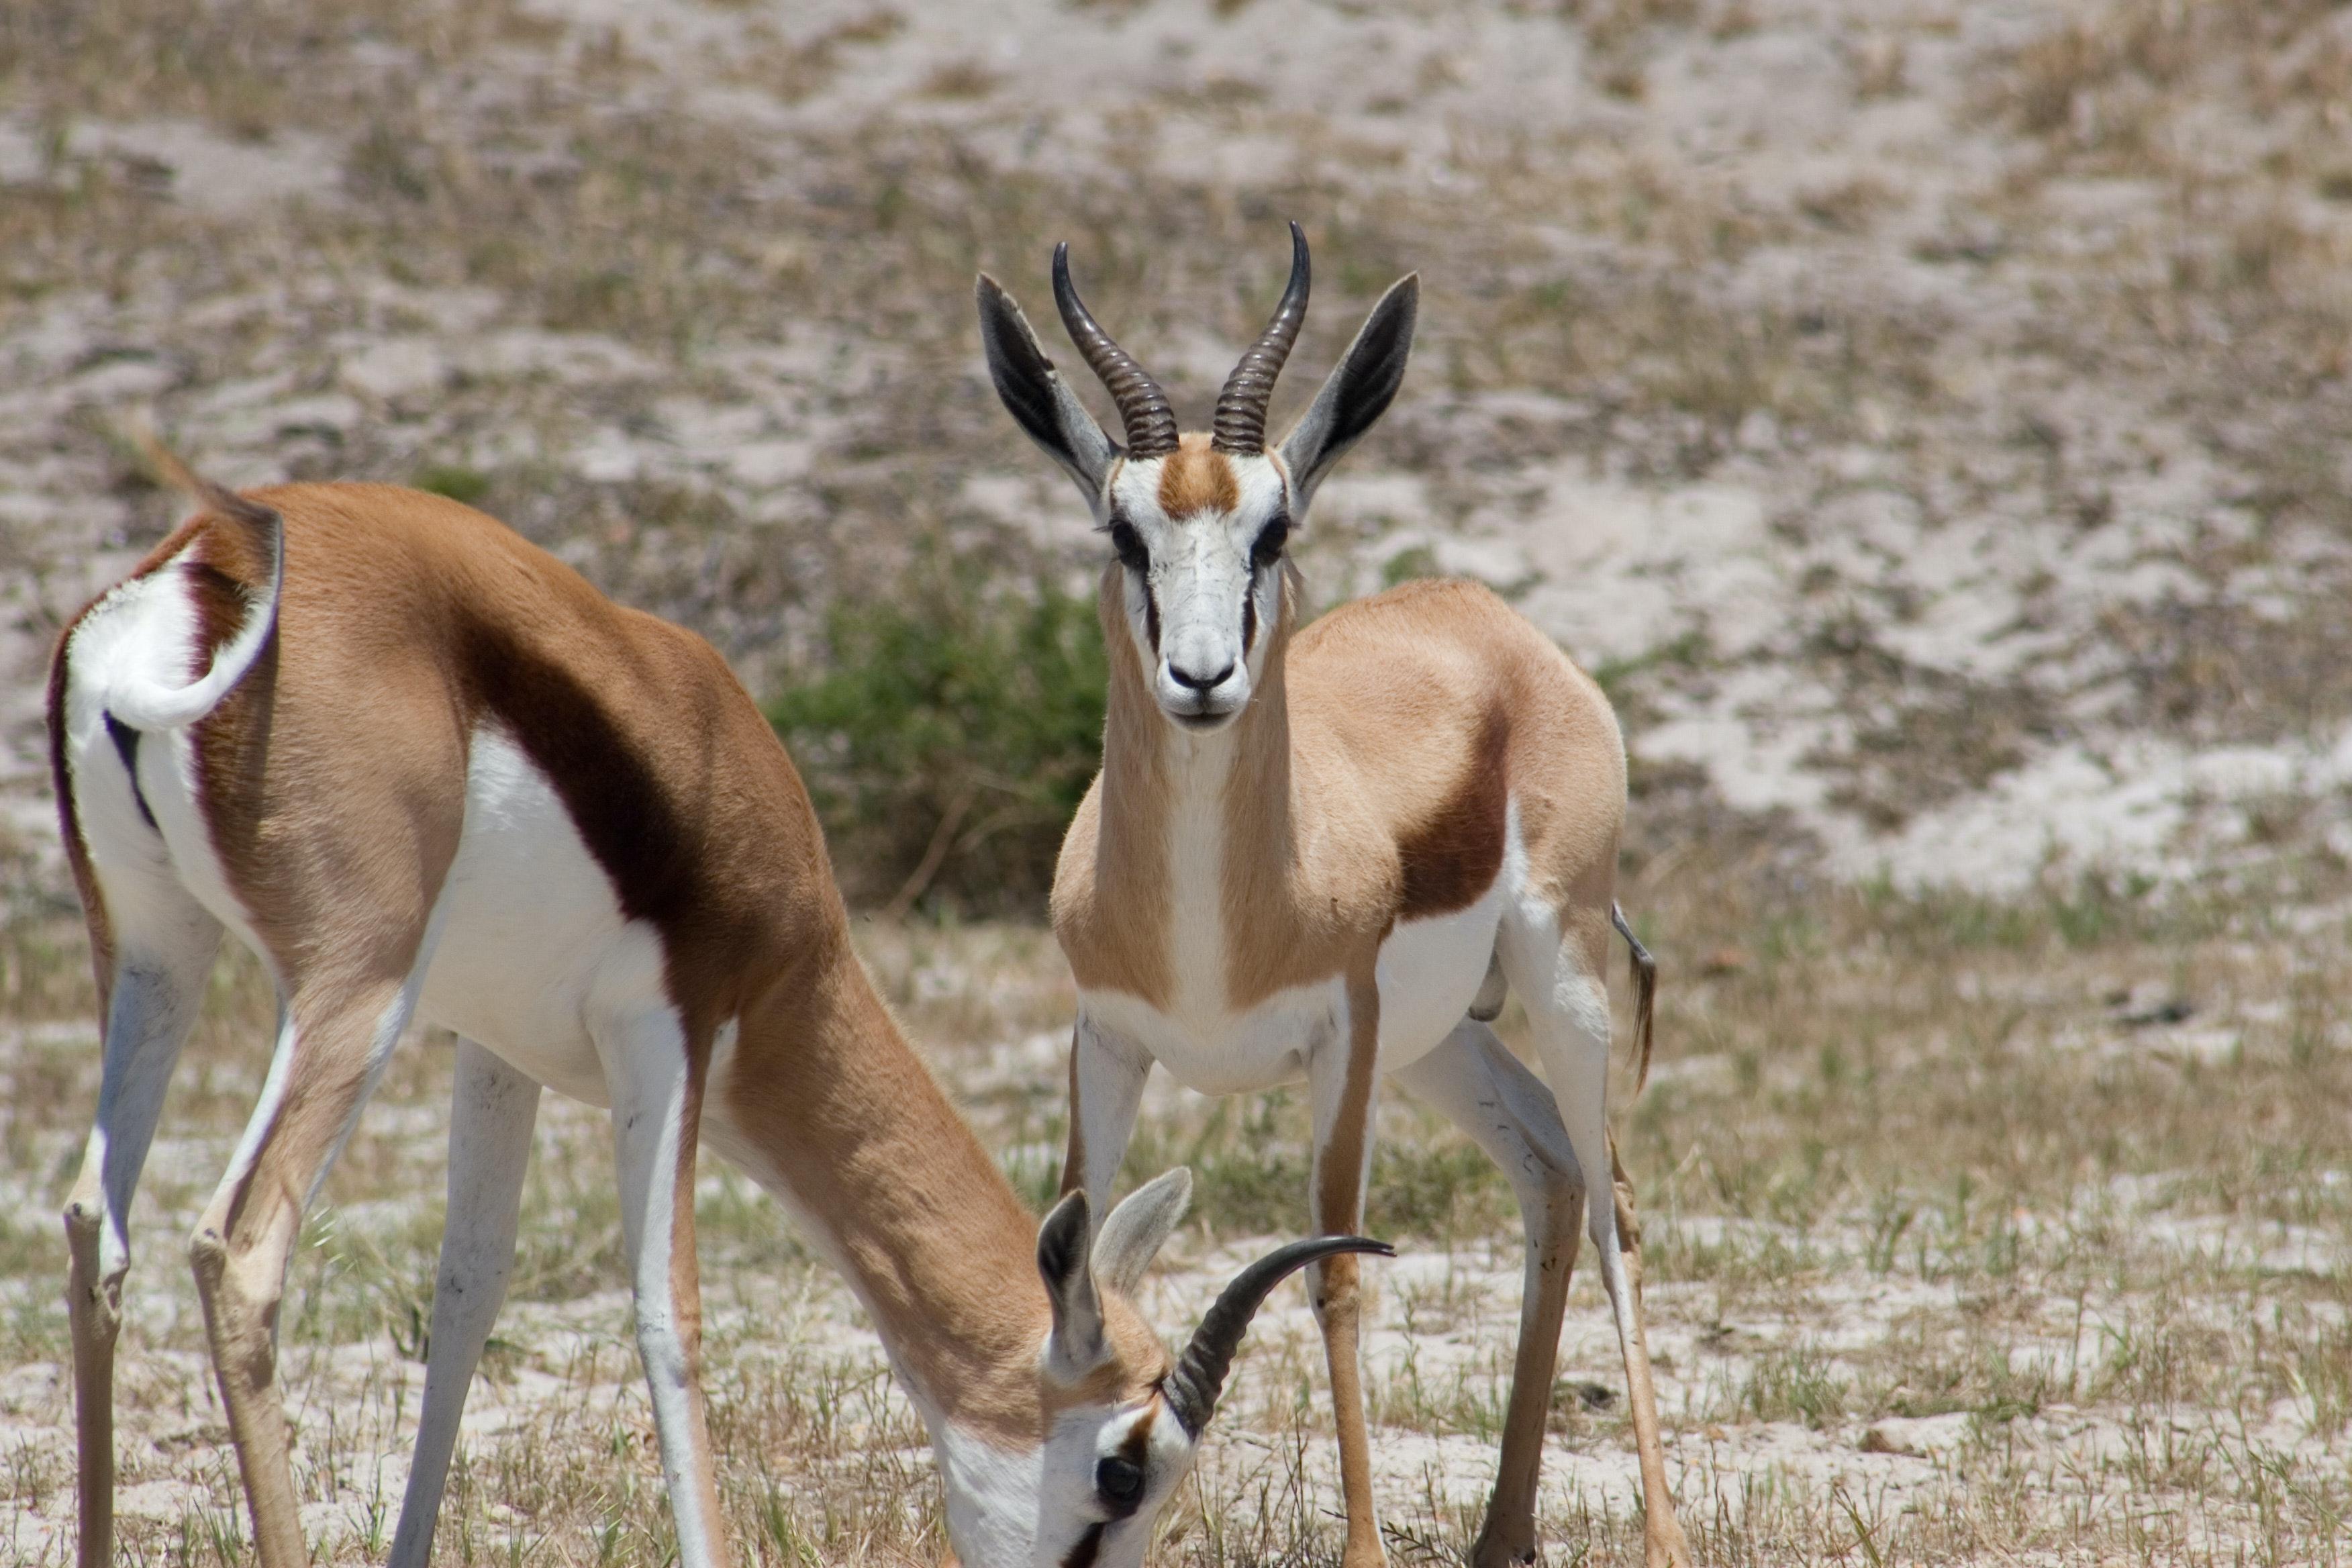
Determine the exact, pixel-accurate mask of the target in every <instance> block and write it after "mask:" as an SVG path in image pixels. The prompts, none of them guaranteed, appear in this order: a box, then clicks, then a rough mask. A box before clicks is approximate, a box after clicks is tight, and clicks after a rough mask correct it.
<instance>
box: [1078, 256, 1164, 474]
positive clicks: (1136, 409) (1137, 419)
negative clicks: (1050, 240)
mask: <svg viewBox="0 0 2352 1568" xmlns="http://www.w3.org/2000/svg"><path fill="white" fill-rule="evenodd" d="M1054 303H1055V304H1056V305H1058V306H1059V307H1061V310H1062V325H1063V326H1064V327H1065V328H1066V329H1068V331H1069V334H1070V341H1071V342H1074V343H1076V344H1077V345H1078V353H1080V354H1081V355H1083V356H1084V357H1085V359H1086V362H1087V364H1088V365H1090V366H1092V367H1093V369H1094V373H1095V374H1097V376H1100V377H1101V378H1102V384H1104V385H1105V386H1107V387H1108V388H1110V396H1111V401H1112V402H1113V403H1116V404H1118V417H1119V421H1120V423H1121V424H1123V425H1125V426H1127V452H1128V456H1129V457H1131V458H1164V457H1166V456H1167V455H1168V454H1169V453H1171V452H1172V451H1174V450H1175V449H1176V411H1175V410H1174V409H1172V408H1171V407H1169V406H1168V395H1167V394H1166V393H1164V392H1162V391H1160V384H1159V383H1158V382H1156V381H1154V380H1152V379H1151V374H1150V372H1149V371H1146V370H1145V369H1144V368H1143V367H1142V366H1141V365H1139V364H1138V363H1135V356H1134V355H1133V354H1131V353H1128V352H1127V351H1126V350H1125V349H1123V348H1121V347H1119V346H1118V344H1117V343H1115V342H1111V338H1110V334H1109V333H1108V332H1106V331H1103V330H1102V328H1101V326H1100V325H1098V324H1097V322H1096V321H1095V318H1094V314H1093V312H1092V311H1090V310H1087V307H1086V301H1084V300H1080V299H1079V298H1078V290H1077V286H1076V284H1074V283H1072V282H1071V281H1070V247H1069V245H1068V244H1067V242H1065V243H1063V244H1061V245H1057V246H1055V247H1054Z"/></svg>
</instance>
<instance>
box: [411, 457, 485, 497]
mask: <svg viewBox="0 0 2352 1568" xmlns="http://www.w3.org/2000/svg"><path fill="white" fill-rule="evenodd" d="M415 485H416V488H417V489H420V490H430V491H432V492H433V493H434V494H435V495H436V496H447V497H448V498H449V499H450V500H454V501H458V502H461V503H463V504H464V505H467V506H472V505H474V504H476V503H477V502H478V501H479V500H481V499H482V498H483V497H484V496H486V495H488V494H489V493H490V477H489V475H488V474H486V473H484V472H482V471H481V470H480V469H479V468H467V467H466V466H465V465H464V464H462V463H427V464H426V465H425V467H423V468H419V469H417V470H416V479H415Z"/></svg>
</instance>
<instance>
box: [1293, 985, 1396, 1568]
mask: <svg viewBox="0 0 2352 1568" xmlns="http://www.w3.org/2000/svg"><path fill="white" fill-rule="evenodd" d="M1380 1027H1381V995H1380V988H1379V986H1378V984H1376V983H1375V981H1374V979H1373V969H1372V961H1371V959H1370V957H1367V958H1366V960H1365V961H1364V962H1363V963H1362V964H1361V965H1360V972H1351V973H1349V977H1348V1002H1347V1016H1345V1017H1344V1018H1342V1019H1340V1020H1339V1028H1338V1029H1337V1030H1335V1031H1334V1032H1333V1034H1332V1036H1331V1037H1329V1038H1328V1039H1326V1040H1325V1041H1323V1042H1322V1044H1321V1047H1320V1048H1318V1049H1317V1050H1314V1051H1312V1052H1311V1053H1309V1055H1308V1058H1307V1083H1308V1088H1309V1089H1310V1090H1311V1091H1312V1093H1313V1095H1314V1099H1315V1176H1314V1181H1315V1201H1314V1206H1315V1228H1316V1229H1317V1231H1318V1232H1319V1233H1321V1234H1323V1235H1326V1236H1351V1235H1355V1234H1357V1233H1358V1232H1360V1230H1361V1229H1362V1227H1363V1217H1364V1184H1365V1182H1366V1180H1367V1179H1368V1178H1369V1176H1370V1172H1371V1159H1372V1099H1373V1095H1372V1090H1373V1087H1374V1083H1375V1079H1376V1075H1377V1073H1378V1069H1379V1065H1380ZM1309 1283H1310V1284H1311V1285H1312V1287H1313V1289H1314V1300H1315V1320H1316V1321H1317V1322H1318V1323H1319V1324H1320V1325H1321V1326H1322V1329H1323V1355H1324V1359H1325V1361H1326V1362H1327V1363H1328V1364H1329V1366H1330V1370H1331V1404H1332V1411H1333V1415H1334V1417H1335V1419H1336V1421H1337V1423H1338V1427H1339V1489H1340V1492H1341V1495H1342V1496H1343V1497H1344V1498H1345V1500H1346V1502H1347V1506H1348V1546H1347V1552H1346V1555H1345V1556H1344V1558H1343V1559H1342V1560H1341V1561H1342V1563H1343V1568H1379V1564H1381V1563H1384V1562H1385V1561H1386V1555H1385V1553H1384V1552H1383V1551H1382V1549H1381V1521H1380V1515H1379V1513H1378V1511H1377V1510H1375V1508H1374V1506H1373V1502H1372V1443H1371V1432H1370V1426H1368V1425H1367V1423H1366V1421H1365V1419H1364V1375H1363V1362H1362V1359H1361V1353H1360V1331H1361V1327H1362V1312H1363V1301H1362V1295H1361V1289H1362V1287H1361V1283H1360V1276H1359V1273H1358V1270H1357V1267H1356V1258H1355V1257H1354V1256H1353V1255H1352V1254H1349V1255H1343V1256H1341V1257H1339V1258H1328V1259H1326V1260H1325V1261H1323V1262H1321V1263H1318V1264H1317V1265H1315V1266H1314V1270H1313V1273H1312V1275H1311V1276H1310V1279H1309Z"/></svg>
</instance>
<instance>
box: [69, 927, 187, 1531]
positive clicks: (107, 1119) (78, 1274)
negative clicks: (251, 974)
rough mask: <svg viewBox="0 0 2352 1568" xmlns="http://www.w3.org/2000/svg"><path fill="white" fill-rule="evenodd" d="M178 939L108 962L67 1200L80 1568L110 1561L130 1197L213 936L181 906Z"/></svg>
mask: <svg viewBox="0 0 2352 1568" xmlns="http://www.w3.org/2000/svg"><path fill="white" fill-rule="evenodd" d="M173 934H174V935H175V936H176V938H177V940H173V941H167V942H160V943H156V944H153V946H152V949H151V948H150V947H149V946H147V945H146V944H143V943H142V944H141V945H139V946H135V947H134V946H133V945H131V943H130V942H125V943H124V945H123V946H121V948H120V949H118V951H117V952H116V955H115V963H114V969H113V973H112V974H111V976H110V984H109V985H108V987H107V1009H106V1044H105V1047H104V1049H105V1065H104V1067H103V1068H102V1069H101V1076H100V1080H99V1087H98V1114H97V1116H96V1118H95V1119H94V1120H93V1121H92V1122H91V1125H90V1130H89V1145H88V1146H87V1148H86V1150H85V1152H84V1153H83V1155H82V1163H81V1174H80V1175H79V1176H78V1177H77V1178H76V1179H75V1181H74V1185H73V1194H72V1195H71V1196H69V1197H68V1199H67V1200H66V1210H65V1224H66V1252H67V1274H66V1321H67V1322H68V1325H70V1327H71V1330H72V1334H73V1358H74V1421H75V1426H76V1428H77V1442H78V1444H79V1450H80V1499H79V1500H80V1516H81V1537H80V1547H79V1563H80V1564H81V1568H107V1565H108V1564H110V1563H112V1562H113V1560H114V1342H115V1337H116V1335H117V1333H118V1332H119V1331H121V1326H122V1281H123V1278H124V1276H126V1275H127V1274H129V1273H130V1271H131V1229H130V1221H131V1194H134V1193H135V1192H137V1191H138V1190H139V1173H140V1172H141V1171H142V1169H144V1168H145V1166H146V1163H147V1150H148V1146H149V1145H150V1144H151V1143H152V1142H154V1137H155V1122H156V1119H157V1118H158V1117H159V1116H160V1115H161V1114H162V1113H163V1090H164V1089H165V1088H166V1087H167V1086H168V1085H169V1084H170V1082H171V1080H172V1068H173V1066H174V1065H175V1064H177V1062H178V1061H179V1059H180V1047H181V1046H182V1045H183V1044H184V1043H185V1042H186V1040H187V1037H188V1030H189V1028H190V1026H193V1025H194V1023H195V1020H196V1013H197V1011H198V1008H199V1006H200V1005H201V1004H202V1002H203V1000H204V994H205V974H206V973H208V972H209V971H210V970H211V968H212V961H213V952H214V951H215V949H216V948H217V947H218V946H219V943H220V927H219V926H218V925H217V924H215V923H214V921H212V919H211V917H209V916H207V915H205V914H204V912H203V911H202V910H197V909H195V908H194V903H193V900H191V901H190V902H189V910H188V918H186V919H185V920H184V921H182V922H180V925H179V929H178V930H177V931H175V932H174V933H173Z"/></svg>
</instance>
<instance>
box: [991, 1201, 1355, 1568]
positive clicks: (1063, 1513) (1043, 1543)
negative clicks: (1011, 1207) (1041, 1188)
mask: <svg viewBox="0 0 2352 1568" xmlns="http://www.w3.org/2000/svg"><path fill="white" fill-rule="evenodd" d="M1191 1198H1192V1173H1191V1172H1189V1171H1186V1170H1183V1169H1181V1168H1180V1169H1178V1170H1174V1171H1171V1172H1169V1173H1167V1174H1166V1175H1163V1176H1161V1177H1160V1178H1159V1179H1157V1180H1156V1181H1153V1182H1150V1183H1149V1184H1146V1185H1144V1186H1142V1187H1139V1188H1138V1189H1137V1190H1136V1191H1135V1192H1134V1193H1132V1194H1129V1196H1128V1198H1127V1200H1126V1201H1125V1202H1123V1203H1121V1204H1120V1205H1118V1207H1117V1208H1114V1209H1113V1210H1111V1212H1110V1215H1109V1217H1108V1218H1107V1219H1105V1220H1104V1221H1103V1223H1102V1230H1101V1232H1100V1234H1099V1235H1097V1236H1096V1237H1094V1240H1093V1242H1092V1244H1091V1246H1089V1244H1088V1242H1087V1231H1088V1229H1089V1228H1090V1219H1089V1215H1087V1195H1086V1194H1084V1193H1072V1194H1070V1195H1069V1196H1068V1197H1066V1198H1064V1199H1063V1200H1062V1201H1061V1203H1060V1204H1059V1205H1056V1206H1055V1209H1054V1212H1053V1213H1052V1214H1050V1215H1046V1216H1045V1224H1044V1225H1043V1226H1040V1227H1039V1229H1038V1232H1037V1270H1038V1272H1039V1273H1040V1274H1042V1275H1043V1276H1044V1277H1045V1294H1046V1295H1047V1297H1049V1298H1050V1299H1051V1300H1052V1303H1053V1309H1054V1326H1053V1330H1052V1331H1051V1332H1050V1333H1049V1334H1048V1335H1047V1337H1046V1341H1045V1352H1044V1354H1043V1356H1042V1358H1041V1360H1040V1365H1039V1377H1040V1384H1041V1389H1042V1392H1043V1394H1044V1399H1045V1456H1044V1458H1045V1464H1044V1473H1043V1475H1042V1477H1041V1479H1040V1486H1039V1491H1038V1499H1037V1508H1038V1515H1037V1532H1036V1535H1035V1537H1034V1542H1035V1544H1034V1550H1033V1552H1032V1554H1031V1556H1032V1562H1033V1563H1034V1568H1140V1565H1141V1563H1142V1562H1143V1554H1144V1549H1145V1548H1146V1547H1148V1546H1149V1545H1150V1543H1151V1527H1152V1524H1153V1521H1156V1520H1157V1519H1158V1518H1159V1517H1160V1510H1162V1509H1164V1508H1166V1507H1167V1506H1168V1501H1169V1500H1170V1499H1171V1498H1172V1497H1173V1496H1174V1495H1175V1493H1176V1488H1177V1486H1178V1484H1179V1483H1180V1482H1181V1481H1182V1480H1183V1479H1184V1476H1185V1473H1186V1472H1187V1471H1189V1470H1190V1469H1191V1468H1192V1458H1193V1455H1194V1453H1195V1452H1196V1451H1197V1449H1198V1447H1199V1445H1200V1441H1201V1434H1202V1431H1204V1430H1205V1429H1206V1428H1207V1426H1208V1425H1209V1417H1210V1416H1212V1415H1214V1414H1215V1413H1216V1408H1217V1397H1218V1395H1219V1394H1221V1393H1222V1392H1223V1389H1224V1385H1225V1371H1226V1369H1227V1368H1228V1367H1229V1366H1230V1365H1231V1364H1232V1363H1233V1358H1234V1350H1235V1348H1236V1347H1238V1346H1239V1345H1240V1343H1241V1340H1242V1335H1243V1333H1244V1331H1246V1330H1247V1329H1248V1328H1249V1323H1250V1319H1251V1318H1253V1317H1255V1315H1256V1313H1257V1310H1258V1308H1259V1306H1260V1305H1261V1304H1263V1303H1264V1301H1265V1299H1266V1296H1267V1294H1268V1293H1269V1292H1271V1291H1272V1290H1273V1289H1274V1288H1275V1287H1276V1285H1278V1284H1280V1283H1281V1282H1282V1281H1283V1280H1284V1279H1287V1278H1288V1277H1289V1276H1290V1275H1292V1274H1294V1273H1296V1272H1297V1270H1299V1269H1300V1268H1305V1267H1306V1266H1307V1265H1308V1264H1310V1263H1313V1262H1315V1261H1317V1260H1318V1259H1319V1258H1330V1257H1334V1256H1336V1255H1338V1254H1339V1253H1342V1252H1370V1253H1377V1254H1379V1255H1381V1256H1382V1257H1393V1256H1394V1249H1393V1248H1391V1247H1389V1246H1388V1245H1387V1244H1386V1243H1385V1242H1378V1241H1369V1240H1366V1239H1365V1238H1364V1237H1358V1236H1319V1237H1313V1238H1312V1239H1310V1240H1307V1241H1294V1242H1292V1243H1290V1244H1289V1245H1288V1246H1286V1247H1276V1249H1275V1250H1274V1251H1272V1252H1270V1253H1268V1254H1266V1255H1265V1257H1264V1258H1259V1259H1258V1260H1257V1261H1256V1262H1255V1263H1253V1264H1251V1265H1250V1266H1249V1267H1248V1268H1244V1269H1243V1270H1242V1271H1241V1272H1240V1273H1239V1274H1237V1275H1235V1276H1234V1279H1233V1282H1232V1283H1231V1284H1229V1285H1227V1286H1226V1287H1225V1288H1224V1289H1223V1292H1221V1293H1220V1294H1219V1295H1218V1297H1217V1300H1216V1301H1215V1303H1214V1304H1213V1306H1211V1307H1210V1309H1209V1310H1208V1313H1207V1315H1206V1316H1204V1317H1203V1318H1202V1320H1201V1326H1200V1327H1199V1328H1198V1329H1197V1330H1195V1331H1193V1334H1192V1342H1190V1343H1189V1344H1187V1345H1186V1346H1185V1347H1184V1352H1183V1353H1182V1354H1181V1355H1179V1356H1177V1357H1176V1358H1174V1359H1173V1360H1172V1361H1171V1359H1170V1358H1169V1355H1168V1352H1167V1350H1166V1349H1165V1348H1164V1347H1163V1346H1162V1345H1161V1344H1160V1338H1159V1336H1158V1335H1157V1334H1155V1333H1153V1332H1152V1331H1151V1330H1150V1328H1149V1327H1148V1326H1147V1325H1146V1324H1145V1323H1144V1321H1143V1319H1142V1317H1141V1315H1140V1314H1139V1313H1138V1311H1137V1310H1136V1308H1135V1305H1134V1301H1133V1295H1134V1291H1135V1288H1136V1286H1137V1284H1138V1283H1139V1281H1140V1280H1141V1279H1142V1278H1143V1271H1144V1270H1145V1268H1148V1267H1150V1263H1151V1259H1152V1258H1153V1257H1154V1256H1156V1255H1157V1254H1158V1253H1159V1251H1160V1244H1161V1243H1162V1242H1165V1241H1166V1240H1167V1239H1168V1234H1169V1232H1171V1230H1173V1229H1175V1227H1176V1223H1177V1221H1179V1220H1181V1218H1183V1216H1184V1207H1185V1205H1186V1204H1187V1203H1188V1202H1189V1201H1190V1200H1191Z"/></svg>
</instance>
